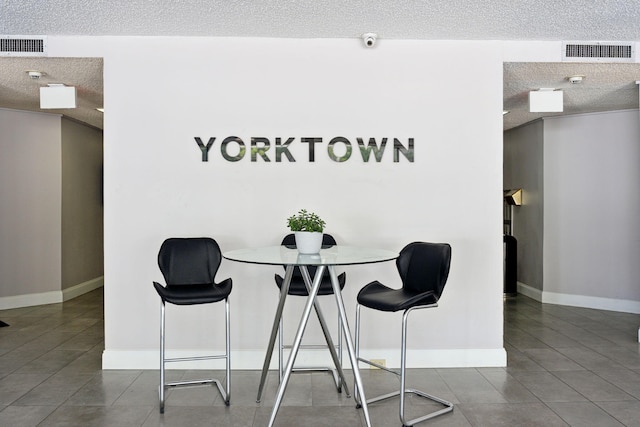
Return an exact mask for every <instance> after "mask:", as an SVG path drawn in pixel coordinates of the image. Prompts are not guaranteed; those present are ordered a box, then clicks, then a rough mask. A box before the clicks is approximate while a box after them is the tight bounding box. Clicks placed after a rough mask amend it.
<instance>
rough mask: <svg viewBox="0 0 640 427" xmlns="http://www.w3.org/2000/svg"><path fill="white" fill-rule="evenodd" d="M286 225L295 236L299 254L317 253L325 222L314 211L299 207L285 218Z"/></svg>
mask: <svg viewBox="0 0 640 427" xmlns="http://www.w3.org/2000/svg"><path fill="white" fill-rule="evenodd" d="M287 225H288V226H289V228H290V229H291V231H293V232H294V234H295V236H296V247H297V248H298V252H300V253H301V254H317V253H318V252H320V248H322V231H323V230H324V226H325V222H324V221H323V220H322V219H321V218H320V217H319V216H318V215H317V214H315V213H313V212H308V211H307V210H306V209H301V210H300V211H299V212H298V213H297V214H295V215H292V216H290V217H289V218H287Z"/></svg>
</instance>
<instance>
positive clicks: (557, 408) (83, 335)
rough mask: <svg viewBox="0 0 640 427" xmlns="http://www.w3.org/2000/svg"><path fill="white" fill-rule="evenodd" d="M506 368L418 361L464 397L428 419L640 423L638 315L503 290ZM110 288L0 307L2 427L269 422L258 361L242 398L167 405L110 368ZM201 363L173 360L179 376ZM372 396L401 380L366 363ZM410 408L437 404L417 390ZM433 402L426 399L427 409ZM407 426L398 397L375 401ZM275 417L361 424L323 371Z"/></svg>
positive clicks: (432, 381)
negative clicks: (186, 365) (106, 331)
mask: <svg viewBox="0 0 640 427" xmlns="http://www.w3.org/2000/svg"><path fill="white" fill-rule="evenodd" d="M504 307H505V347H506V349H507V352H508V366H507V367H506V368H477V369H474V368H466V369H416V370H412V371H411V376H410V385H413V386H415V387H418V388H421V389H426V390H427V391H429V392H430V393H432V394H435V395H437V396H440V397H442V398H445V399H448V400H450V401H452V402H454V403H455V409H454V411H453V412H452V413H450V414H447V415H444V416H441V417H439V418H436V419H434V420H429V421H426V422H424V423H420V424H418V425H424V426H469V425H471V426H491V427H494V426H567V425H571V426H621V425H627V426H640V350H639V346H638V342H637V336H638V326H639V325H640V315H633V314H625V313H615V312H607V311H599V310H589V309H581V308H573V307H561V306H554V305H548V304H540V303H538V302H535V301H533V300H531V299H529V298H526V297H524V296H522V295H520V296H518V297H515V298H508V299H505V302H504ZM102 315H103V313H102V289H99V290H96V291H93V292H91V293H89V294H86V295H83V296H81V297H78V298H75V299H73V300H71V301H68V302H65V303H63V304H51V305H45V306H39V307H27V308H20V309H13V310H2V311H0V320H3V321H5V322H7V323H9V324H10V325H11V326H9V327H4V328H0V426H11V427H28V426H43V427H44V426H47V427H54V426H82V427H87V426H109V427H119V426H145V427H146V426H188V427H199V426H241V427H247V426H264V425H266V423H267V420H268V418H269V414H270V408H271V405H272V404H273V399H274V397H275V391H276V387H277V381H276V376H275V373H273V375H272V374H270V378H269V381H268V384H267V389H266V391H265V398H264V400H263V403H262V404H256V403H255V394H256V390H257V386H258V381H259V373H258V372H257V371H233V373H232V404H231V406H230V407H225V406H224V404H223V403H222V402H221V401H220V398H219V396H218V395H217V393H216V392H215V390H213V389H211V388H208V387H198V388H190V389H180V390H173V391H170V393H169V396H168V400H167V409H166V413H165V414H164V415H160V414H159V413H158V405H157V381H158V374H157V371H132V370H129V371H102V370H101V369H100V358H101V352H102V349H103V346H104V344H103V321H102ZM190 374H193V373H192V372H184V371H171V376H172V377H174V378H178V377H182V376H185V377H186V376H189V375H190ZM363 377H364V381H365V387H366V388H367V392H368V394H369V395H370V396H373V395H375V394H376V393H377V392H378V391H380V392H385V391H387V390H388V389H391V388H394V387H397V386H398V380H397V379H396V378H395V377H394V376H393V375H390V374H388V373H385V372H383V371H378V370H365V371H364V374H363ZM408 405H409V406H408V410H409V415H410V416H411V415H412V414H416V413H417V412H416V411H420V410H421V409H425V407H427V406H429V405H431V404H428V403H424V402H422V401H418V400H417V399H414V398H411V399H409V402H408ZM427 409H428V408H427ZM370 412H371V417H372V421H373V425H374V426H376V427H379V426H384V427H386V426H399V425H400V421H399V419H398V415H397V400H392V401H388V402H385V403H379V404H375V405H372V406H371V407H370ZM276 425H277V426H305V427H306V426H310V427H315V426H331V427H339V426H361V425H364V424H363V420H362V416H361V413H360V411H358V410H356V409H355V407H354V404H353V399H348V398H346V397H345V396H344V395H339V394H337V393H336V392H335V390H334V389H333V386H332V379H331V377H330V376H329V375H328V374H324V373H304V374H295V375H293V376H292V380H291V382H290V385H289V387H288V389H287V393H286V395H285V399H284V402H283V407H282V408H281V410H280V411H279V413H278V418H277V420H276Z"/></svg>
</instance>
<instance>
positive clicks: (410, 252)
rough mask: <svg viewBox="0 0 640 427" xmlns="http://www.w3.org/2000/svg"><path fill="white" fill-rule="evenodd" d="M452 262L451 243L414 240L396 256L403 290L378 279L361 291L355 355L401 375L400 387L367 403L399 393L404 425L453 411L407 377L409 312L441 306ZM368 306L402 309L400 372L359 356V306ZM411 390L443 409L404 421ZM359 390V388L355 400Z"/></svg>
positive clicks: (358, 312)
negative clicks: (413, 386)
mask: <svg viewBox="0 0 640 427" xmlns="http://www.w3.org/2000/svg"><path fill="white" fill-rule="evenodd" d="M450 265H451V246H449V244H447V243H424V242H414V243H410V244H408V245H407V246H405V247H404V248H403V249H402V251H400V255H399V256H398V258H397V259H396V266H397V267H398V273H399V274H400V279H401V280H402V288H401V289H391V288H388V287H387V286H385V285H383V284H382V283H380V282H378V281H374V282H371V283H369V284H368V285H366V286H365V287H364V288H362V289H361V290H360V292H359V293H358V300H357V301H358V302H357V305H356V343H355V347H356V357H357V359H358V360H359V361H360V362H363V363H366V364H368V365H371V366H375V367H377V368H380V369H383V370H385V371H388V372H391V373H394V374H396V375H399V376H400V390H399V391H395V392H392V393H389V394H385V395H382V396H378V397H374V398H372V399H368V400H367V404H369V403H373V402H378V401H381V400H384V399H389V398H391V397H395V396H398V395H400V421H401V422H402V425H403V427H404V426H412V425H414V424H415V423H418V422H420V421H424V420H427V419H430V418H433V417H436V416H438V415H442V414H445V413H447V412H451V411H453V404H452V403H451V402H447V401H446V400H442V399H440V398H438V397H435V396H431V395H429V394H427V393H424V392H422V391H419V390H414V389H407V388H406V386H405V377H406V350H407V319H408V317H409V313H411V312H412V311H413V310H417V309H421V308H433V307H437V306H438V300H439V299H440V295H442V290H443V289H444V285H445V283H446V282H447V277H448V276H449V266H450ZM361 306H364V307H368V308H371V309H373V310H378V311H387V312H397V311H403V312H404V314H403V316H402V341H401V343H402V344H401V346H402V347H401V355H400V373H397V372H395V371H392V370H390V369H387V368H386V367H384V366H381V365H379V364H376V363H373V362H371V361H370V360H366V359H363V358H360V357H359V354H360V353H359V347H360V344H359V339H360V307H361ZM406 393H412V394H415V395H417V396H420V397H424V398H427V399H430V400H433V401H435V402H438V403H440V404H442V405H444V408H443V409H440V410H438V411H436V412H432V413H430V414H427V415H425V416H422V417H418V418H415V419H413V420H409V421H407V420H405V415H404V402H405V394H406ZM357 398H358V390H357V389H356V400H357Z"/></svg>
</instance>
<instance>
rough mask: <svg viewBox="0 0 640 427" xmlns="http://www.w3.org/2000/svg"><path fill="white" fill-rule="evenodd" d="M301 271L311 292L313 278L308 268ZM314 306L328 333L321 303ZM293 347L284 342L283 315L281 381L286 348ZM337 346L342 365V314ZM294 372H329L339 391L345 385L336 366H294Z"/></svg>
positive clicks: (279, 346) (313, 347)
mask: <svg viewBox="0 0 640 427" xmlns="http://www.w3.org/2000/svg"><path fill="white" fill-rule="evenodd" d="M301 273H302V275H303V277H304V282H305V285H306V287H307V292H311V287H310V286H309V284H310V283H312V279H311V277H310V276H309V272H308V270H306V269H304V270H301ZM328 296H331V295H328ZM314 308H315V312H316V315H317V317H318V321H319V322H320V326H321V327H322V330H323V332H325V334H326V332H327V331H328V329H327V324H326V321H325V320H324V316H323V315H322V310H321V309H320V305H319V304H317V303H316V304H315V305H314ZM292 347H293V346H292V345H285V344H284V328H283V321H282V317H281V318H280V324H279V326H278V373H279V379H280V381H282V377H283V375H284V350H285V349H291V348H292ZM305 348H306V349H314V350H319V349H324V348H327V346H326V345H323V344H317V345H313V344H301V345H300V349H305ZM335 348H336V349H337V350H338V360H339V361H340V364H341V365H342V321H341V320H340V316H338V342H337V344H336V345H335ZM293 372H329V373H330V374H331V375H332V376H333V381H334V383H335V385H336V389H337V390H338V393H342V386H343V384H342V380H341V379H340V375H338V371H337V370H336V369H335V368H332V367H330V366H300V367H294V368H293ZM345 391H346V394H347V397H351V395H350V393H349V390H348V389H346V390H345Z"/></svg>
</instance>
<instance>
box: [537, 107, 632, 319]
mask: <svg viewBox="0 0 640 427" xmlns="http://www.w3.org/2000/svg"><path fill="white" fill-rule="evenodd" d="M544 171H545V172H544V175H545V177H544V188H545V209H544V236H545V237H544V266H545V267H544V270H545V273H544V290H545V294H546V298H545V300H546V301H548V302H555V303H566V304H571V305H581V306H587V307H597V308H603V309H608V310H618V311H631V312H635V313H640V288H638V277H640V263H639V262H638V260H640V221H639V220H638V218H640V192H638V183H640V125H639V120H638V112H637V111H635V110H634V111H619V112H611V113H600V114H586V115H576V116H567V117H562V118H560V117H559V118H553V119H551V118H549V119H546V120H545V122H544Z"/></svg>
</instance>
